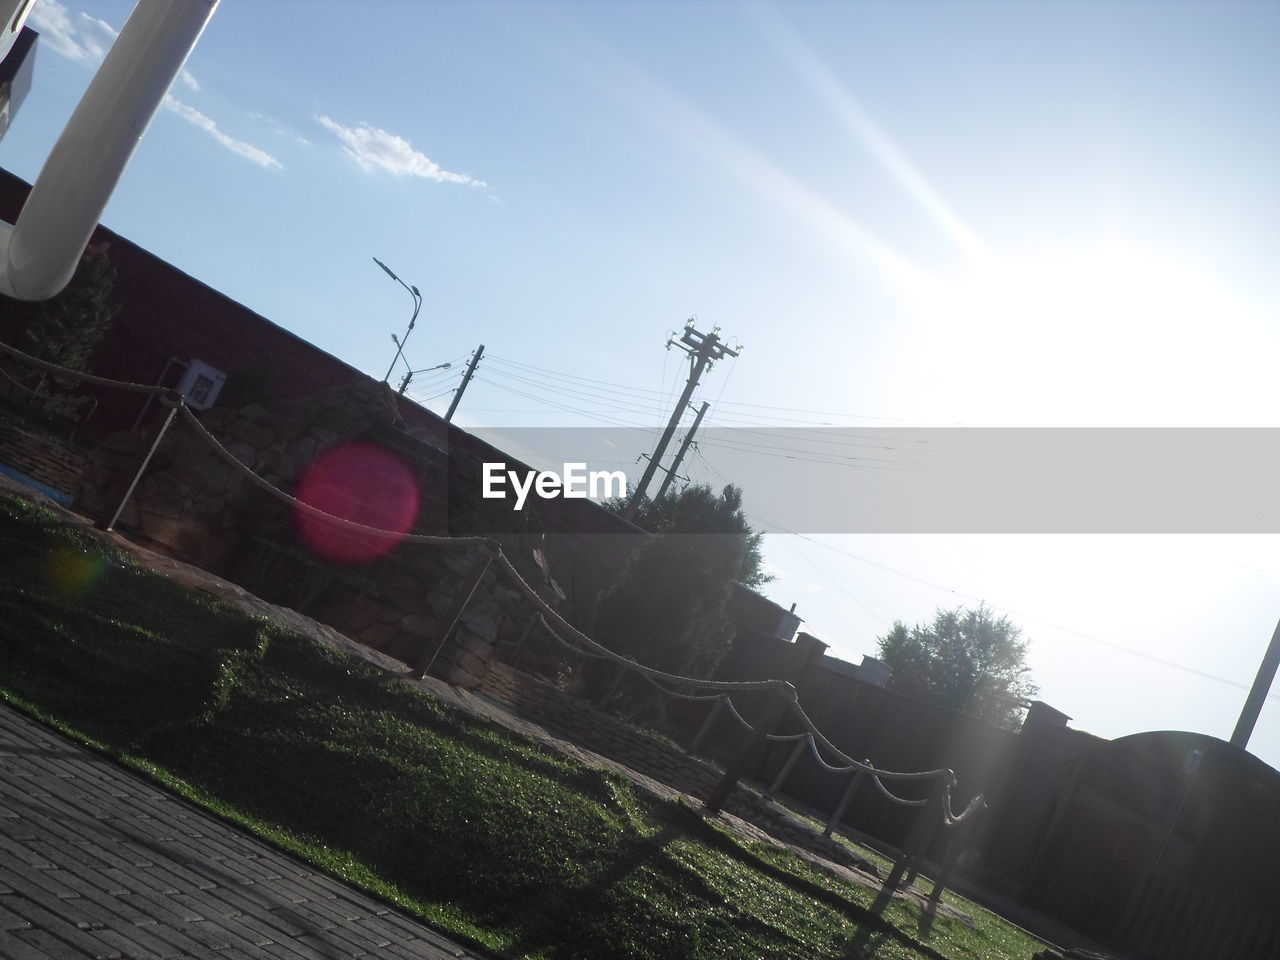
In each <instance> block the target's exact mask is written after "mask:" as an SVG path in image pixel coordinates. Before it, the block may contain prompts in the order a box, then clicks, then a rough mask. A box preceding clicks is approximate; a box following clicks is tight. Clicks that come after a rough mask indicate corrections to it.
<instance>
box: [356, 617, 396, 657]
mask: <svg viewBox="0 0 1280 960" xmlns="http://www.w3.org/2000/svg"><path fill="white" fill-rule="evenodd" d="M399 636H400V625H399V624H398V623H396V624H391V623H375V624H373V625H371V626H368V627H366V628H365V629H363V630H361V631H360V635H359V636H358V637H356V639H357V640H359V641H360V642H361V643H363V644H365V645H366V646H370V647H373V648H374V649H375V650H386V649H387V648H389V647H390V646H391V645H392V644H394V643H395V641H396V638H397V637H399Z"/></svg>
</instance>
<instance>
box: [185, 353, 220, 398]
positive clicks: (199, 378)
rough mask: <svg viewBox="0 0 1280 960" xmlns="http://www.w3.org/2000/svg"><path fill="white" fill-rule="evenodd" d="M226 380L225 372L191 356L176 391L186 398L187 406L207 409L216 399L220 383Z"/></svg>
mask: <svg viewBox="0 0 1280 960" xmlns="http://www.w3.org/2000/svg"><path fill="white" fill-rule="evenodd" d="M226 382H227V375H226V374H225V373H223V372H222V371H221V370H219V369H218V368H217V367H213V366H210V365H209V364H207V363H205V362H204V361H203V360H196V359H195V358H194V357H193V358H192V360H191V363H189V364H188V365H187V372H186V373H184V374H183V375H182V379H181V380H179V381H178V392H179V393H180V394H182V396H183V397H184V398H185V399H186V401H187V406H189V407H191V408H192V409H195V410H207V409H208V408H209V407H212V406H213V405H214V403H215V402H216V401H217V399H218V394H219V393H221V392H222V385H223V384H224V383H226Z"/></svg>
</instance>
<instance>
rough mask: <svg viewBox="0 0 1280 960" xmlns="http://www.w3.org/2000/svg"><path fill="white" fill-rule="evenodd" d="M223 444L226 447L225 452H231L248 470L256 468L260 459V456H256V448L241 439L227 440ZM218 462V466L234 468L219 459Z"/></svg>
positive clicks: (228, 468)
mask: <svg viewBox="0 0 1280 960" xmlns="http://www.w3.org/2000/svg"><path fill="white" fill-rule="evenodd" d="M224 446H226V448H227V453H229V454H231V455H232V456H233V457H235V458H236V459H237V460H239V461H240V462H241V463H242V464H244V465H245V466H246V467H248V468H249V469H250V470H254V469H256V468H257V466H258V464H259V462H260V461H261V458H260V457H259V456H258V451H257V449H256V448H255V447H254V446H252V445H251V444H248V443H246V442H245V441H243V440H228V441H227V443H226V444H224ZM218 462H219V465H220V466H223V467H225V468H226V469H227V470H234V469H235V468H234V467H232V466H231V465H230V464H228V463H224V462H223V461H221V460H219V461H218Z"/></svg>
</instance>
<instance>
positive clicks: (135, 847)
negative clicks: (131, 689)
mask: <svg viewBox="0 0 1280 960" xmlns="http://www.w3.org/2000/svg"><path fill="white" fill-rule="evenodd" d="M482 956H483V955H481V954H477V953H473V952H469V951H467V950H465V949H463V948H462V947H460V946H457V945H456V944H453V943H450V942H449V941H448V940H446V939H445V938H444V937H442V936H440V935H439V934H437V933H435V932H434V931H432V930H430V929H429V928H427V927H425V926H423V925H422V924H420V923H418V922H417V921H415V920H413V919H411V918H410V917H408V916H406V915H405V914H402V913H400V912H398V911H396V910H394V909H392V908H389V907H388V906H387V905H385V904H383V903H381V902H380V901H377V900H375V899H373V898H370V897H368V896H366V895H365V894H363V893H361V892H359V891H357V890H354V889H353V888H351V887H348V886H347V885H345V884H343V883H342V882H341V881H338V880H335V879H334V878H332V877H330V876H328V875H325V874H320V873H316V872H315V871H314V870H312V869H310V868H309V867H307V866H305V865H304V864H302V863H301V862H300V861H297V860H295V859H293V858H292V857H290V856H289V855H287V854H285V853H283V852H281V851H279V850H277V849H275V848H274V847H271V846H269V845H267V844H264V843H262V842H260V841H258V840H255V839H253V838H251V837H248V836H246V835H245V834H243V833H241V832H240V831H238V830H236V829H235V828H234V827H232V826H230V825H228V824H227V823H224V822H223V821H221V820H218V819H217V818H215V817H211V816H209V815H208V814H205V813H203V812H201V811H199V810H197V809H196V808H194V807H192V806H191V805H189V804H187V803H186V802H185V801H183V800H181V799H179V798H177V797H174V796H172V795H171V794H168V793H166V792H165V791H163V790H162V789H160V788H158V787H156V786H154V785H153V784H150V783H148V782H146V781H144V780H142V779H141V778H139V777H136V776H134V775H133V774H131V773H129V772H128V771H125V770H123V769H121V768H120V767H117V766H116V765H115V764H113V763H111V762H110V761H108V760H106V759H104V758H102V757H99V756H97V755H95V754H93V753H91V752H89V751H87V750H85V749H83V748H82V747H79V746H78V745H76V744H73V743H71V742H70V741H68V740H66V739H65V738H63V737H61V736H59V735H58V734H57V733H54V732H52V731H50V730H49V729H48V728H46V727H43V726H41V725H39V724H37V723H35V722H33V721H31V720H30V719H28V718H27V717H25V716H22V715H21V714H19V713H16V712H15V711H13V710H11V709H10V708H8V707H6V706H3V705H0V958H4V960H28V958H30V960H48V958H54V960H63V958H67V960H70V958H81V957H116V958H139V960H142V958H146V960H152V958H161V957H197V958H203V957H209V958H219V960H221V958H232V957H267V958H280V960H286V958H288V960H297V958H326V960H327V958H334V957H403V958H409V957H414V958H418V960H444V958H471V960H480V958H482Z"/></svg>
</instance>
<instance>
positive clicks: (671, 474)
mask: <svg viewBox="0 0 1280 960" xmlns="http://www.w3.org/2000/svg"><path fill="white" fill-rule="evenodd" d="M710 407H711V404H709V403H707V401H705V400H703V401H702V408H701V409H700V410H699V411H698V415H697V416H696V417H694V418H693V426H692V427H690V428H689V432H688V433H686V434H685V435H684V440H683V441H682V442H681V444H680V449H679V450H677V451H676V458H675V459H674V460H672V461H671V466H670V467H668V468H667V471H666V473H667V475H666V476H665V477H663V478H662V486H660V487H658V495H657V496H656V497H654V498H653V499H654V500H661V499H662V498H663V497H664V496H665V495H666V493H667V488H668V487H669V486H671V481H672V480H674V479H675V478H676V472H677V471H678V470H679V469H680V461H681V460H683V459H684V455H685V454H686V453H688V451H689V446H690V445H691V444H692V443H693V435H694V434H695V433H697V432H698V425H699V424H700V423H702V418H703V417H704V416H706V414H707V410H708V409H709V408H710Z"/></svg>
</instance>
